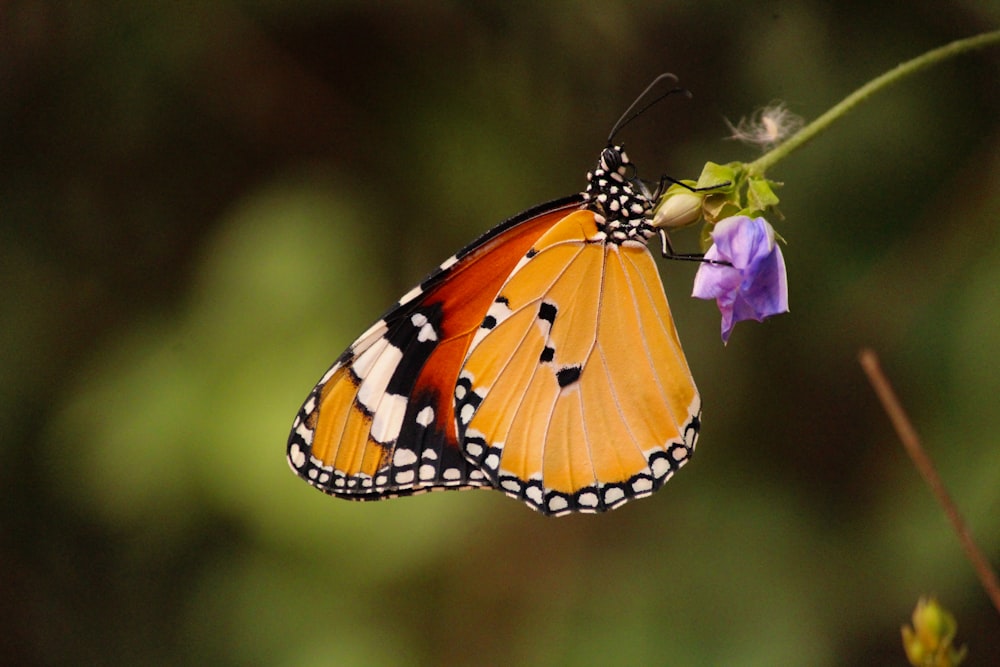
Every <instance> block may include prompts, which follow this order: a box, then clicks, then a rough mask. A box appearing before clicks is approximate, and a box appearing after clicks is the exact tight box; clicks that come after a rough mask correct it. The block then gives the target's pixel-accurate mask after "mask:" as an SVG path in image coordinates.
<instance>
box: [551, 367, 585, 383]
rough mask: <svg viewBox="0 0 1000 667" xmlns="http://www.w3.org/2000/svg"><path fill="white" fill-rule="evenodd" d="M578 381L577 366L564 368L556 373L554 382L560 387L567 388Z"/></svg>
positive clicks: (578, 371) (578, 372) (578, 369)
mask: <svg viewBox="0 0 1000 667" xmlns="http://www.w3.org/2000/svg"><path fill="white" fill-rule="evenodd" d="M579 379H580V367H579V366H566V367H565V368H560V369H559V370H558V371H557V372H556V382H558V383H559V386H560V387H567V386H569V385H571V384H573V383H574V382H576V381H577V380H579Z"/></svg>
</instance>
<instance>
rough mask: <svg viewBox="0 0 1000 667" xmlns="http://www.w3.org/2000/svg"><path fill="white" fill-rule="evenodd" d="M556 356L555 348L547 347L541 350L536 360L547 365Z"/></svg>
mask: <svg viewBox="0 0 1000 667" xmlns="http://www.w3.org/2000/svg"><path fill="white" fill-rule="evenodd" d="M555 356H556V351H555V348H551V347H549V346H548V345H546V346H545V347H543V348H542V354H541V355H540V356H539V357H538V360H539V361H540V362H542V363H543V364H547V363H548V362H550V361H552V359H554V358H555Z"/></svg>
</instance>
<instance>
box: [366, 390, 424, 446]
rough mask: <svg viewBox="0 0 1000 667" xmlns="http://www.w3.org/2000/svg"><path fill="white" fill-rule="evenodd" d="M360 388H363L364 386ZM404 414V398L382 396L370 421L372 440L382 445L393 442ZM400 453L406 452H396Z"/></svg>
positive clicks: (390, 395)
mask: <svg viewBox="0 0 1000 667" xmlns="http://www.w3.org/2000/svg"><path fill="white" fill-rule="evenodd" d="M361 386H362V388H364V385H361ZM405 414H406V397H405V396H398V395H396V394H383V395H382V399H381V400H380V401H379V404H378V410H376V412H375V417H374V419H372V431H371V433H372V439H374V440H375V442H381V443H382V444H387V443H390V442H392V441H393V440H395V439H396V438H397V437H398V436H399V430H400V428H402V426H403V416H404V415H405ZM402 451H406V450H397V452H396V453H397V454H399V453H400V452H402ZM411 455H412V452H411ZM413 460H414V461H416V456H414V457H413ZM412 462H413V461H411V463H412ZM397 465H398V464H397Z"/></svg>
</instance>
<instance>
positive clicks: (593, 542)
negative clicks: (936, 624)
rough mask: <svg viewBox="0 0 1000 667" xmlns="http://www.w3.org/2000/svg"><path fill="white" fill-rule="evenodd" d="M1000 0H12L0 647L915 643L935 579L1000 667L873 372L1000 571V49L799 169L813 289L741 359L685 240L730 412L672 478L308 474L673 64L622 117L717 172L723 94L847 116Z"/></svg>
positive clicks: (58, 650) (577, 649)
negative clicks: (388, 375) (441, 278)
mask: <svg viewBox="0 0 1000 667" xmlns="http://www.w3.org/2000/svg"><path fill="white" fill-rule="evenodd" d="M831 5H834V6H831ZM997 25H1000V6H998V5H997V4H996V2H995V1H994V0H966V1H964V2H951V3H945V5H942V3H940V2H930V1H919V0H918V1H914V2H908V3H905V4H900V3H826V2H821V1H819V0H806V1H802V0H795V1H791V0H787V1H786V0H774V1H770V2H748V3H739V4H737V3H728V2H718V1H711V0H710V1H707V2H698V3H695V2H659V3H652V2H640V3H596V2H594V3H590V2H587V3H516V2H515V3H511V2H501V1H492V2H481V3H455V2H436V1H431V0H427V1H425V2H420V3H407V4H404V3H356V2H316V1H310V0H283V1H282V2H267V1H257V2H249V1H247V2H213V3H151V2H121V3H103V2H72V3H48V2H38V1H35V2H4V3H0V230H2V231H0V233H2V241H0V275H2V294H3V298H2V300H0V318H2V319H0V325H2V326H0V350H2V352H0V355H2V363H0V373H2V376H0V378H2V381H0V391H2V400H0V420H2V424H0V428H2V431H0V432H2V438H3V444H2V448H0V488H2V489H3V492H2V496H0V497H2V498H3V502H2V503H0V521H2V538H0V539H2V544H0V627H2V628H3V630H2V632H0V662H3V663H5V664H21V665H28V664H50V665H62V664H145V665H156V664H163V665H170V664H216V665H243V664H254V665H463V664H481V665H500V664H520V665H560V664H565V665H570V664H594V665H598V664H600V665H610V664H665V665H666V664H669V665H721V664H727V665H819V666H823V665H848V664H887V665H888V664H893V665H898V664H902V663H903V657H902V653H901V649H900V641H899V626H900V625H901V624H902V623H903V622H905V621H907V620H908V618H909V614H910V612H911V610H912V608H913V606H914V604H915V602H916V600H917V598H918V597H919V596H920V595H922V594H928V593H934V594H937V595H938V596H940V598H941V599H942V601H943V602H944V604H945V605H946V606H948V607H949V608H951V609H952V610H953V611H954V612H955V614H956V616H957V618H958V621H959V640H960V641H962V642H965V643H967V644H968V646H969V650H970V655H971V658H970V659H969V663H968V664H970V665H986V664H998V662H997V661H1000V631H998V629H1000V619H998V617H997V614H996V612H995V611H994V610H993V609H992V608H991V607H990V605H989V602H988V600H987V598H986V596H985V594H984V593H983V591H982V590H981V589H980V588H979V586H978V584H977V582H976V579H975V578H974V575H973V572H972V568H971V567H970V565H969V564H968V563H967V562H966V560H965V559H964V557H963V555H962V552H961V549H960V547H959V545H958V542H957V540H956V539H955V536H954V535H953V534H952V533H951V531H950V529H949V527H948V525H947V523H946V520H945V518H944V516H943V514H942V513H941V511H940V510H939V509H938V507H937V506H936V505H935V503H934V501H933V499H932V497H931V496H930V494H929V493H928V491H927V490H926V488H925V487H924V486H923V483H922V482H921V480H920V478H919V476H918V474H917V473H916V471H915V470H914V469H913V467H912V466H911V465H910V464H909V462H908V459H907V458H906V457H905V455H904V453H903V451H902V449H901V447H900V445H899V444H898V442H897V440H896V438H895V436H894V435H893V433H892V431H891V430H890V427H889V424H888V420H887V419H886V417H885V416H884V415H883V413H882V412H881V410H880V408H879V406H878V405H877V403H876V401H875V399H874V395H873V392H872V391H871V390H870V388H869V387H868V385H867V384H866V382H865V380H864V378H863V375H862V372H861V370H860V368H859V367H858V365H857V363H856V356H857V352H858V349H859V348H860V347H861V346H872V347H874V348H875V349H876V350H877V351H878V352H879V353H880V354H881V356H882V359H883V363H884V365H885V367H886V370H887V372H888V373H889V375H890V376H891V378H892V380H893V381H894V382H895V384H896V386H897V388H898V390H899V393H900V394H901V396H902V398H903V400H904V401H905V402H906V404H907V406H908V408H909V410H910V411H911V413H912V416H913V418H914V420H915V422H916V424H917V427H918V428H919V429H920V431H921V433H922V435H923V436H924V439H925V442H926V445H927V448H928V450H929V451H930V453H931V455H932V456H933V458H934V459H935V460H936V462H937V464H938V465H939V468H940V471H941V473H942V475H943V477H944V479H945V481H946V482H947V483H948V485H949V487H950V490H951V491H952V493H953V495H954V497H955V499H956V500H957V502H958V503H959V504H960V506H961V508H962V510H963V511H964V513H965V515H966V518H967V519H968V521H969V524H970V526H971V528H972V530H973V532H974V534H975V535H977V537H978V538H979V540H980V542H981V543H982V545H983V547H984V548H985V549H986V551H987V553H988V554H989V555H990V557H991V558H992V560H993V562H994V563H1000V440H998V434H1000V410H998V409H997V400H998V396H1000V354H998V352H1000V326H998V324H1000V287H998V285H1000V244H998V229H1000V225H998V214H997V211H998V210H1000V150H998V147H1000V146H998V140H1000V124H998V118H1000V76H998V69H1000V54H998V52H997V50H996V49H993V50H992V51H984V52H981V53H978V54H974V55H969V56H965V57H962V58H960V59H958V60H954V61H951V62H949V63H948V64H945V65H943V66H940V67H937V68H936V69H934V70H932V71H928V72H926V73H924V74H922V75H920V76H919V77H917V78H915V79H912V80H910V81H908V82H906V83H904V84H902V85H899V86H897V87H895V88H893V89H892V90H890V91H888V92H886V93H884V94H881V95H879V96H878V97H877V98H875V99H872V100H871V101H870V102H869V103H867V104H865V105H864V106H862V107H861V108H859V109H857V110H856V111H855V112H854V113H852V114H851V115H850V116H849V117H848V118H846V119H844V120H843V121H842V122H840V123H839V124H838V125H837V126H835V127H834V128H833V129H831V130H830V131H829V132H828V133H827V134H825V135H823V136H822V137H821V138H819V139H817V140H816V141H815V142H814V143H813V144H811V145H809V146H808V147H807V148H806V149H804V150H803V151H801V152H800V153H798V154H795V155H794V156H793V157H791V158H789V159H788V160H787V161H786V162H784V163H782V164H780V165H779V166H778V168H777V169H776V170H775V171H774V172H772V173H771V174H770V175H771V176H772V177H773V178H775V179H778V180H782V181H784V182H785V187H784V188H783V189H782V190H781V191H780V192H779V194H780V196H781V197H782V212H783V213H784V216H785V219H784V220H783V221H780V222H778V224H777V227H778V230H779V231H780V233H781V234H782V235H783V236H784V237H785V238H786V239H787V241H788V244H787V245H786V246H785V257H786V261H787V264H788V271H789V277H790V284H791V307H792V311H791V313H790V314H788V315H785V316H781V317H777V318H774V319H772V320H770V321H768V322H767V323H765V324H763V325H756V324H744V325H740V326H739V327H738V328H737V330H736V332H735V334H734V335H733V338H732V340H731V342H730V344H729V345H728V347H723V346H722V344H721V342H720V340H719V322H718V314H717V312H716V311H715V309H714V306H713V305H712V304H709V303H705V302H694V301H693V300H691V299H689V298H688V294H689V293H690V287H691V280H692V278H693V275H694V268H695V267H693V266H690V265H687V264H683V265H682V263H671V262H662V263H661V267H662V275H663V278H664V282H665V285H666V289H667V292H668V296H669V297H670V299H671V304H672V306H673V309H674V316H675V319H676V320H677V323H678V327H679V330H680V333H681V337H682V339H683V341H684V342H685V347H686V350H687V353H688V358H689V361H690V364H691V367H692V369H693V371H694V373H695V375H696V378H697V380H698V384H699V388H700V389H701V392H702V396H703V401H704V416H703V418H704V428H703V431H702V437H701V440H700V442H699V449H698V456H697V457H696V458H695V460H694V462H693V463H692V464H690V465H689V466H688V467H686V468H685V469H684V470H683V472H682V473H681V474H679V475H678V476H677V477H676V478H675V479H673V480H672V481H671V482H670V483H669V484H668V485H667V486H666V487H665V488H664V489H663V491H661V492H660V493H658V494H657V495H655V496H654V497H653V498H651V499H647V500H643V501H640V502H635V503H631V504H629V505H626V506H625V507H624V508H622V509H620V510H618V511H615V512H613V513H611V514H609V515H605V516H596V517H595V516H585V517H568V518H562V519H546V518H544V517H542V516H539V515H536V514H535V513H533V512H531V511H529V510H528V509H526V508H525V507H523V506H522V505H521V504H519V503H516V502H514V501H511V500H509V499H507V498H505V497H503V496H502V495H500V494H497V493H490V492H483V491H480V492H465V493H442V494H431V495H426V496H421V497H416V498H409V499H403V500H398V501H393V502H387V503H374V504H354V503H347V502H343V501H338V500H334V499H330V498H327V497H325V496H323V495H322V494H320V493H318V492H316V491H315V490H313V489H311V488H310V487H309V486H308V485H306V484H304V483H303V482H301V481H299V480H298V479H297V478H296V477H295V476H294V475H293V474H292V473H291V472H289V470H288V469H287V466H286V464H285V461H284V455H285V439H286V434H287V430H288V428H289V426H290V424H291V421H292V418H293V416H294V414H295V411H296V410H297V408H298V407H299V404H300V402H301V401H302V400H303V398H304V397H305V395H306V393H307V392H308V391H309V389H310V387H311V386H312V384H313V383H314V382H315V381H316V379H317V378H318V377H319V376H320V375H321V374H322V373H323V371H324V370H325V369H326V367H327V366H328V365H329V364H330V363H331V362H332V361H333V359H335V358H336V356H337V355H339V353H340V352H341V351H342V349H343V348H344V347H345V346H347V345H348V344H349V343H350V342H351V341H352V339H353V338H354V336H355V335H357V334H358V333H359V332H360V331H362V330H363V329H364V328H365V327H367V326H368V325H369V324H370V323H371V321H372V320H374V319H375V318H376V317H378V316H379V315H380V314H381V312H382V311H383V310H384V309H385V308H386V307H387V306H388V305H389V304H390V303H392V302H393V301H394V300H395V299H396V297H398V296H399V295H400V294H402V293H403V292H404V291H406V290H407V289H409V287H411V286H412V285H413V284H415V283H416V282H417V281H418V280H420V279H421V278H422V277H423V275H424V274H425V273H426V272H427V271H429V270H430V269H431V268H433V267H434V266H436V265H437V263H438V262H439V261H440V260H441V259H443V258H444V257H446V256H448V255H449V254H450V253H452V252H454V251H455V250H456V249H458V248H459V247H461V246H462V245H464V244H465V243H466V242H468V241H469V240H470V239H472V238H474V237H475V236H476V235H478V234H479V233H481V232H482V231H484V230H485V229H487V228H488V227H490V226H492V225H493V224H495V223H496V222H498V221H500V220H502V219H504V218H506V217H508V216H509V215H512V214H514V213H517V212H518V211H520V210H523V209H526V208H528V207H530V206H532V205H534V204H536V203H539V202H542V201H546V200H549V199H554V198H557V197H560V196H563V195H566V194H569V193H572V192H576V191H578V190H579V189H580V188H581V187H582V185H583V176H584V173H585V172H586V171H587V169H588V168H590V167H591V165H592V163H593V162H594V160H595V159H596V156H597V154H598V152H599V151H600V149H601V148H602V147H603V146H604V142H605V138H606V135H607V131H608V129H609V128H610V126H611V124H612V123H613V122H614V121H615V119H616V118H617V117H618V115H619V114H620V113H621V112H622V111H623V110H624V108H625V107H626V106H627V105H628V104H629V103H630V102H631V101H632V99H633V98H634V97H635V95H636V94H637V93H638V92H639V91H640V90H641V89H642V88H643V87H644V86H645V84H646V83H647V82H648V81H649V80H651V79H652V77H653V76H654V75H656V74H658V73H660V72H662V71H672V72H674V73H676V74H677V75H678V76H679V77H680V79H681V82H682V84H683V85H685V86H687V87H688V88H689V89H690V90H691V91H692V92H693V93H694V97H693V99H691V100H684V99H681V98H676V99H671V100H669V101H668V102H665V103H663V104H660V105H658V106H657V107H656V108H654V109H653V110H651V111H649V112H648V113H647V114H645V115H644V116H643V117H642V118H641V119H640V120H638V121H636V122H634V123H633V124H632V125H630V126H629V127H628V128H627V130H625V131H624V132H622V134H621V135H620V139H621V140H623V141H624V142H625V143H626V144H627V146H628V147H629V151H630V154H631V156H632V158H633V159H634V160H635V161H636V162H637V164H638V165H639V168H640V172H641V175H643V176H645V177H647V178H650V179H653V180H655V179H656V178H658V177H659V175H660V174H663V173H666V174H669V175H671V176H674V177H677V178H693V177H696V176H697V174H698V173H699V171H700V170H701V167H702V165H703V164H704V162H705V161H707V160H713V161H716V162H726V161H730V160H750V159H753V158H754V157H756V153H755V152H754V150H753V149H751V148H747V147H745V146H741V145H739V144H737V143H734V142H732V141H726V140H724V136H725V135H726V134H727V128H726V124H725V120H724V119H729V120H731V121H733V122H735V121H738V120H739V119H740V117H742V116H747V115H749V114H751V113H752V112H753V111H754V109H755V108H757V107H759V106H762V105H764V104H767V103H768V102H771V101H773V100H776V99H781V100H784V101H785V102H787V104H788V105H789V107H790V108H791V109H792V110H793V111H795V112H796V113H798V114H801V115H802V116H804V117H805V118H807V119H811V118H815V117H816V116H818V115H819V114H820V113H822V112H823V111H824V110H826V109H827V108H828V107H829V106H830V105H832V104H833V103H835V102H836V101H838V100H839V99H840V98H842V97H843V96H844V95H846V94H847V93H848V92H850V91H851V90H853V89H855V88H856V87H858V86H859V85H861V84H863V83H864V82H866V81H867V80H869V79H871V78H872V77H874V76H875V75H877V74H880V73H881V72H883V71H885V70H887V69H889V68H891V67H892V66H894V65H896V64H897V63H899V62H901V61H903V60H906V59H908V58H910V57H913V56H916V55H918V54H920V53H922V52H924V51H926V50H928V49H930V48H933V47H936V46H939V45H942V44H944V43H946V42H949V41H951V40H953V39H956V38H960V37H964V36H968V35H972V34H975V33H978V32H982V31H985V30H990V29H995V28H996V27H997ZM696 236H697V235H696V233H695V232H689V233H687V234H678V235H676V236H675V239H674V240H675V244H676V245H677V246H679V247H681V248H684V249H687V250H694V249H695V246H696Z"/></svg>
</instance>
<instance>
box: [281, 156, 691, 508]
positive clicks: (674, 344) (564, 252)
mask: <svg viewBox="0 0 1000 667" xmlns="http://www.w3.org/2000/svg"><path fill="white" fill-rule="evenodd" d="M631 170H632V167H631V164H630V163H629V161H628V158H627V156H626V155H625V153H624V152H623V151H622V149H621V148H620V147H617V146H609V147H608V148H606V149H604V151H603V152H602V154H601V157H600V160H599V162H598V166H597V168H596V169H595V170H594V171H593V172H591V173H589V174H588V175H587V176H588V185H587V189H586V191H585V192H583V193H581V194H579V195H574V196H572V197H567V198H565V199H562V200H557V201H554V202H551V203H549V204H545V205H542V206H539V207H536V208H535V209H532V210H530V211H527V212H525V213H523V214H521V215H519V216H516V217H514V218H512V219H510V220H508V221H506V222H504V223H501V224H500V225H498V226H497V227H495V228H494V229H492V230H490V231H489V232H487V233H486V234H484V235H483V236H482V237H480V238H479V239H477V240H476V241H475V242H473V243H472V244H470V245H469V246H467V247H466V248H465V249H463V250H462V251H460V252H459V253H457V254H456V255H454V256H453V257H451V258H449V259H448V260H446V261H445V262H444V263H442V264H441V266H440V267H439V268H438V269H436V270H435V271H434V272H433V273H431V275H430V276H428V277H427V278H426V279H425V280H424V281H423V282H422V283H421V284H420V285H419V286H418V287H416V288H414V289H413V290H411V291H410V292H408V293H407V294H406V295H404V297H403V298H401V299H400V301H399V302H398V303H397V304H396V305H395V306H394V307H393V308H392V309H390V310H389V312H387V313H386V314H385V315H384V316H383V317H382V319H380V320H379V321H378V322H376V323H375V324H374V325H373V326H372V327H371V328H369V330H368V331H366V332H365V333H364V334H362V336H361V337H359V338H358V339H357V340H356V341H355V342H354V343H353V344H352V345H351V346H350V347H349V348H348V349H347V350H346V351H345V352H344V353H343V354H342V355H341V357H340V358H339V359H338V360H337V362H336V363H335V364H334V365H333V367H332V368H331V369H330V370H329V371H328V372H327V373H326V374H325V375H324V376H323V378H322V379H321V380H320V382H319V383H318V384H317V385H316V387H315V388H314V389H313V391H312V392H311V393H310V395H309V397H308V398H307V400H306V401H305V403H304V404H303V406H302V408H301V409H300V410H299V413H298V415H297V416H296V419H295V423H294V424H293V428H292V433H291V435H290V437H289V441H288V461H289V464H290V465H291V467H292V469H293V470H294V471H295V472H296V473H297V474H299V475H300V476H301V477H303V478H304V479H306V480H307V481H308V482H309V483H310V484H312V485H314V486H316V487H317V488H320V489H321V490H323V491H325V492H327V493H330V494H332V495H335V496H339V497H343V498H350V499H356V500H376V499H381V498H386V497H395V496H401V495H410V494H414V493H420V492H424V491H430V490H436V489H450V488H473V487H488V488H495V489H497V490H500V491H502V492H503V493H505V494H507V495H508V496H511V497H514V498H517V499H519V500H521V501H523V502H525V503H526V504H528V505H529V506H530V507H532V508H533V509H535V510H538V511H540V512H542V513H544V514H550V515H562V514H567V513H570V512H574V511H576V512H600V511H605V510H608V509H613V508H615V507H617V506H619V505H621V504H622V503H624V502H626V501H627V500H629V499H631V498H638V497H643V496H646V495H649V494H651V493H652V492H653V491H655V490H656V489H658V488H659V487H660V486H661V485H662V484H663V482H665V481H666V480H667V479H669V478H670V476H671V475H672V474H673V473H674V472H675V471H676V470H677V469H678V468H679V467H680V466H681V465H683V464H684V463H685V462H686V461H687V460H688V459H689V458H690V456H691V454H692V453H693V451H694V446H695V441H696V439H697V434H698V428H699V425H700V421H699V419H700V399H699V396H698V392H697V390H696V388H695V385H694V381H693V379H692V377H691V373H690V371H689V369H688V366H687V362H686V360H685V358H684V354H683V351H682V349H681V346H680V342H679V340H678V337H677V332H676V329H675V328H674V324H673V320H672V318H671V315H670V309H669V306H668V305H667V301H666V297H665V295H664V293H663V287H662V284H661V283H660V278H659V274H658V272H657V269H656V265H655V263H654V261H653V258H652V256H651V254H650V253H649V250H648V249H647V247H646V242H647V241H648V240H649V238H651V237H652V236H653V235H654V234H655V233H656V230H655V229H654V228H653V227H652V226H651V225H650V224H649V221H648V220H649V216H650V211H651V209H652V206H653V199H652V198H651V197H650V195H649V193H648V192H647V191H646V189H645V187H644V185H643V184H642V183H641V182H640V181H638V179H635V178H633V177H632V173H631Z"/></svg>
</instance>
